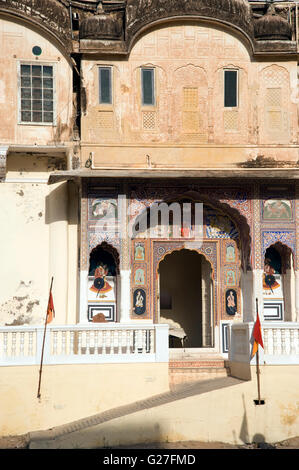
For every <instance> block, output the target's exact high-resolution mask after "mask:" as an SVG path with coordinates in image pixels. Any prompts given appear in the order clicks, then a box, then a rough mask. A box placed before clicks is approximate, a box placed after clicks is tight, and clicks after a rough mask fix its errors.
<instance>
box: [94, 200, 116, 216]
mask: <svg viewBox="0 0 299 470" xmlns="http://www.w3.org/2000/svg"><path fill="white" fill-rule="evenodd" d="M91 207H92V215H93V216H94V217H96V218H97V219H102V218H104V217H106V218H109V219H114V218H116V217H117V206H116V201H115V199H93V200H92V201H91Z"/></svg>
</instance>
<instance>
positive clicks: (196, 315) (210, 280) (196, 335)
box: [158, 248, 215, 348]
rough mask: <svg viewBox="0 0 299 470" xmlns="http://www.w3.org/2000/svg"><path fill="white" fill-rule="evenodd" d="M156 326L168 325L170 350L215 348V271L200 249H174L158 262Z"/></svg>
mask: <svg viewBox="0 0 299 470" xmlns="http://www.w3.org/2000/svg"><path fill="white" fill-rule="evenodd" d="M158 271H159V281H158V282H159V300H160V309H159V310H160V311H159V320H158V321H159V323H168V324H169V328H170V338H171V339H170V344H169V345H170V347H178V346H180V340H181V341H182V339H183V342H182V344H183V345H184V347H187V348H200V347H213V346H214V310H215V297H214V284H215V276H214V268H213V266H212V264H211V262H210V261H209V260H208V258H207V256H206V255H205V254H204V253H203V252H201V250H199V249H197V250H193V249H185V248H181V249H174V250H172V251H170V252H168V253H166V254H165V255H164V256H163V257H162V258H161V259H160V261H159V267H158Z"/></svg>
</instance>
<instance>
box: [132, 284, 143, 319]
mask: <svg viewBox="0 0 299 470" xmlns="http://www.w3.org/2000/svg"><path fill="white" fill-rule="evenodd" d="M133 310H134V313H135V315H143V314H144V313H145V312H146V293H145V290H144V289H136V290H135V291H134V294H133Z"/></svg>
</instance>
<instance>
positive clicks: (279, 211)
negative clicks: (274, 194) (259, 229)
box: [263, 199, 292, 220]
mask: <svg viewBox="0 0 299 470" xmlns="http://www.w3.org/2000/svg"><path fill="white" fill-rule="evenodd" d="M263 218H264V219H265V220H292V204H291V201H288V200H286V199H285V200H284V199H268V200H266V201H264V203H263Z"/></svg>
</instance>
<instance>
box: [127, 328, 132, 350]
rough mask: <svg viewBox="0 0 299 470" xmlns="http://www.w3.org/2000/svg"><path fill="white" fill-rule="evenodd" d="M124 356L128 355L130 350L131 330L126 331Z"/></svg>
mask: <svg viewBox="0 0 299 470" xmlns="http://www.w3.org/2000/svg"><path fill="white" fill-rule="evenodd" d="M126 343H127V344H126V354H130V353H131V348H130V345H131V330H127V331H126Z"/></svg>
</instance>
